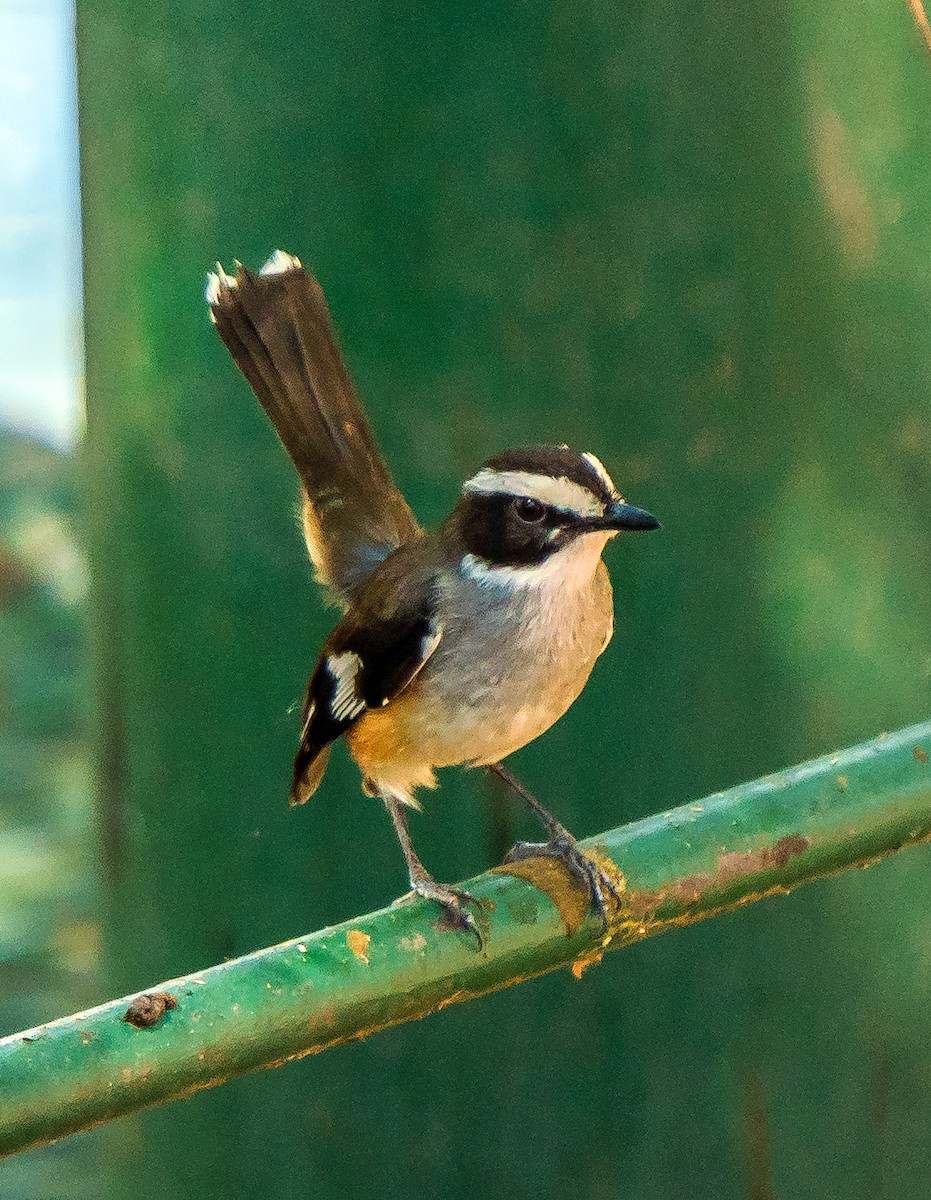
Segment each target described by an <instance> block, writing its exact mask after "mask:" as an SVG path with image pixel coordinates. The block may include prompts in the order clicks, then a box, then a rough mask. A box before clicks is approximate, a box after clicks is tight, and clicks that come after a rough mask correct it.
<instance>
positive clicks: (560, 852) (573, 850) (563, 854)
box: [504, 834, 621, 933]
mask: <svg viewBox="0 0 931 1200" xmlns="http://www.w3.org/2000/svg"><path fill="white" fill-rule="evenodd" d="M526 858H555V859H558V861H559V862H561V863H562V864H563V866H564V867H565V868H566V869H567V870H568V871H569V872H570V874H571V875H572V876H573V877H574V878H575V879H577V880H578V882H579V883H580V884H581V886H582V887H583V888H584V889H585V891H587V892H588V894H589V896H590V897H591V903H592V908H593V909H594V910H595V912H596V913H597V914H598V916H599V918H600V919H601V929H602V933H607V932H608V929H609V927H610V919H609V910H608V900H607V897H608V896H610V897H611V901H612V902H613V903H614V904H615V905H618V904H620V903H621V891H620V889H619V887H618V885H617V883H616V882H615V880H613V879H612V878H611V876H610V875H609V874H608V873H607V872H606V871H603V870H602V869H601V867H599V865H598V864H597V863H596V862H595V860H594V859H592V858H589V857H588V855H587V854H585V853H584V852H583V851H582V850H580V849H579V846H578V843H577V842H576V840H575V838H573V837H571V836H570V835H569V834H557V835H556V836H554V837H552V838H551V839H550V840H549V841H548V842H517V843H516V844H515V845H514V846H513V847H512V848H511V849H510V850H509V851H508V853H507V854H506V855H505V857H504V861H505V862H520V861H521V860H522V859H526Z"/></svg>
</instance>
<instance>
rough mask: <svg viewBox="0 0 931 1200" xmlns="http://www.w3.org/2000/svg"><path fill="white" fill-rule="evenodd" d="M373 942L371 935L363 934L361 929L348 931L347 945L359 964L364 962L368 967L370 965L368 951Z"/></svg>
mask: <svg viewBox="0 0 931 1200" xmlns="http://www.w3.org/2000/svg"><path fill="white" fill-rule="evenodd" d="M371 940H372V938H371V935H370V934H367V933H363V932H362V930H361V929H348V930H347V931H346V945H347V946H348V947H349V949H350V950H351V951H352V953H353V955H354V956H355V957H356V958H357V959H358V960H359V962H364V963H365V965H366V966H368V965H369V956H368V955H367V954H366V950H368V948H369V942H370V941H371Z"/></svg>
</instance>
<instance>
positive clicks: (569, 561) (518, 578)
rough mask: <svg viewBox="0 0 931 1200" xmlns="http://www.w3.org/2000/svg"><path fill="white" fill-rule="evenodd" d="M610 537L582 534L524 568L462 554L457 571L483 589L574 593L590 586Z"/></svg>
mask: <svg viewBox="0 0 931 1200" xmlns="http://www.w3.org/2000/svg"><path fill="white" fill-rule="evenodd" d="M612 536H613V534H610V533H601V532H598V533H585V534H583V535H582V536H581V537H578V538H575V539H574V540H573V541H572V542H570V543H569V545H568V546H566V547H564V548H563V549H562V550H557V551H555V552H554V553H553V554H551V555H550V556H549V558H545V559H544V560H543V562H541V563H528V564H527V565H526V566H523V567H498V566H495V565H494V564H493V563H487V562H484V561H483V560H482V559H481V558H479V557H478V556H477V555H475V554H465V555H463V557H462V559H461V560H460V563H459V572H460V574H461V575H464V576H465V578H466V579H470V580H471V581H472V582H473V583H477V584H480V585H481V586H482V587H489V588H502V589H505V590H508V591H517V590H521V591H522V590H524V589H530V588H542V589H544V590H546V589H550V588H552V589H555V590H557V591H573V590H574V589H576V588H586V587H588V586H589V584H590V583H591V579H592V575H594V573H595V571H596V569H597V567H598V560H599V559H600V558H601V552H602V550H603V549H604V548H605V545H606V543H607V542H608V540H609V538H611V537H612Z"/></svg>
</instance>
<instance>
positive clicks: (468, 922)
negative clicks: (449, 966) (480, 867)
mask: <svg viewBox="0 0 931 1200" xmlns="http://www.w3.org/2000/svg"><path fill="white" fill-rule="evenodd" d="M381 797H382V799H383V800H384V802H385V808H387V810H388V812H389V813H390V814H391V820H392V821H393V822H394V829H395V833H397V835H398V841H399V842H400V843H401V850H402V851H403V853H404V859H405V861H406V863H407V870H408V874H409V875H410V881H411V887H412V888H413V890H414V891H415V892H416V893H417V895H418V896H423V897H424V898H425V899H427V900H434V901H436V903H437V904H438V905H439V906H440V908H442V910H443V912H444V914H445V916H446V919H447V920H448V921H449V923H450V925H451V926H453V927H454V928H457V929H464V930H466V932H468V933H471V934H473V935H474V936H475V939H476V941H477V942H478V948H479V950H481V949H482V947H483V946H484V944H485V940H484V938H483V937H482V931H481V930H480V929H479V927H478V924H477V923H476V920H475V917H473V916H472V914H471V913H470V912H469V910H468V908H467V907H466V905H467V904H476V905H480V901H479V900H477V899H476V898H475V896H473V895H472V894H471V893H470V892H466V891H463V889H462V888H453V887H447V886H446V885H445V884H442V883H437V882H436V880H435V879H434V878H433V876H432V875H431V874H430V873H429V871H428V870H427V868H426V867H425V866H424V865H423V863H422V862H421V861H420V859H419V857H418V856H417V851H416V850H415V849H414V847H413V845H412V844H411V834H410V830H409V829H408V826H407V807H406V805H405V804H404V803H403V802H402V801H401V800H399V799H398V798H397V797H396V796H394V795H392V794H391V793H389V792H387V791H385V792H382V793H381Z"/></svg>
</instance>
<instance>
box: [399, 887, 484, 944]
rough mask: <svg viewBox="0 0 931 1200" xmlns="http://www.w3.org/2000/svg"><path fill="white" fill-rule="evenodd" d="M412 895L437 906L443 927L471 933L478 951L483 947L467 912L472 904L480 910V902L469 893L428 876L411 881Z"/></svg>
mask: <svg viewBox="0 0 931 1200" xmlns="http://www.w3.org/2000/svg"><path fill="white" fill-rule="evenodd" d="M411 885H412V888H413V894H414V895H417V896H423V898H424V899H425V900H432V901H433V902H434V903H435V904H438V905H439V906H440V908H441V909H442V910H443V921H444V926H445V927H446V928H448V929H462V930H464V931H465V932H466V933H471V934H472V936H473V937H474V938H475V940H476V941H477V942H478V948H479V950H483V949H484V947H485V938H484V936H483V934H482V931H481V929H480V928H479V925H478V922H477V921H476V919H475V917H474V916H473V915H472V913H471V912H469V909H468V907H467V906H468V905H470V904H474V905H475V907H476V908H478V909H479V910H481V909H482V902H481V900H479V899H478V897H477V896H473V895H472V893H471V892H467V891H465V890H464V889H462V888H454V887H448V886H447V885H446V884H443V883H437V882H436V880H435V879H433V878H432V877H431V876H430V875H426V874H425V875H424V877H422V878H421V877H417V878H412V879H411Z"/></svg>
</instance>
